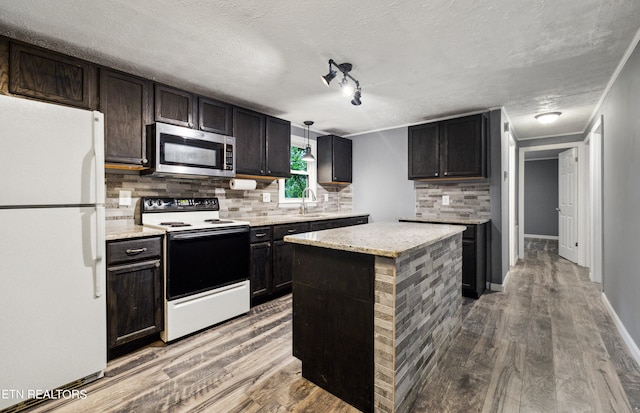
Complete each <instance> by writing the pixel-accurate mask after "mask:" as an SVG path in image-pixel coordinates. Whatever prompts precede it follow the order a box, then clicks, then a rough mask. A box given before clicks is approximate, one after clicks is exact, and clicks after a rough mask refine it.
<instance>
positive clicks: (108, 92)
mask: <svg viewBox="0 0 640 413" xmlns="http://www.w3.org/2000/svg"><path fill="white" fill-rule="evenodd" d="M151 90H152V89H151V82H150V81H148V80H145V79H141V78H138V77H135V76H130V75H127V74H124V73H120V72H115V71H111V70H108V69H101V70H100V111H101V112H102V113H104V119H105V122H104V123H105V133H104V138H105V162H106V163H107V164H110V163H113V164H117V165H114V167H118V166H120V165H122V166H125V165H129V166H130V168H127V169H138V168H140V169H141V168H144V167H147V166H148V161H147V159H146V156H147V155H146V154H147V152H146V125H147V124H149V123H151V117H152V116H151V112H152V111H151Z"/></svg>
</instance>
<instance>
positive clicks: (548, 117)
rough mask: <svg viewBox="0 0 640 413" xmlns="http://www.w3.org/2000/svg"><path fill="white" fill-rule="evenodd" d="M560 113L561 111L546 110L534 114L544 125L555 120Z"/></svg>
mask: <svg viewBox="0 0 640 413" xmlns="http://www.w3.org/2000/svg"><path fill="white" fill-rule="evenodd" d="M560 115H562V112H547V113H541V114H539V115H536V116H535V118H536V120H537V121H538V122H540V123H542V124H545V125H546V124H548V123H553V122H555V121H556V120H557V119H558V117H560Z"/></svg>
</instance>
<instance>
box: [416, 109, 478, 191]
mask: <svg viewBox="0 0 640 413" xmlns="http://www.w3.org/2000/svg"><path fill="white" fill-rule="evenodd" d="M408 134H409V142H408V144H409V146H408V148H409V150H408V152H409V179H420V180H445V179H448V180H456V179H479V178H486V177H487V115H486V114H485V113H481V114H478V115H471V116H464V117H461V118H455V119H448V120H445V121H441V122H433V123H428V124H424V125H416V126H411V127H409V133H408Z"/></svg>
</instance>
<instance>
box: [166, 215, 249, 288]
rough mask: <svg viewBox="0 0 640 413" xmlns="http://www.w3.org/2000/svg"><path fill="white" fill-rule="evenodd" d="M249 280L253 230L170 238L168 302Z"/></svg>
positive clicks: (182, 234) (225, 231) (190, 234)
mask: <svg viewBox="0 0 640 413" xmlns="http://www.w3.org/2000/svg"><path fill="white" fill-rule="evenodd" d="M248 278H249V229H248V228H233V229H221V230H217V231H216V230H207V231H196V232H180V233H177V234H169V235H168V243H167V300H172V299H176V298H180V297H185V296H188V295H191V294H196V293H199V292H203V291H207V290H212V289H215V288H219V287H223V286H225V285H229V284H233V283H236V282H239V281H243V280H246V279H248Z"/></svg>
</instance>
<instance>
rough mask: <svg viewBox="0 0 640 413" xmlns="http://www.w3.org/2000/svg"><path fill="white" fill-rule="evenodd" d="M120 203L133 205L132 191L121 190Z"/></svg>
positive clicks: (121, 204)
mask: <svg viewBox="0 0 640 413" xmlns="http://www.w3.org/2000/svg"><path fill="white" fill-rule="evenodd" d="M118 205H119V206H131V191H122V190H121V191H120V194H119V199H118Z"/></svg>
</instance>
